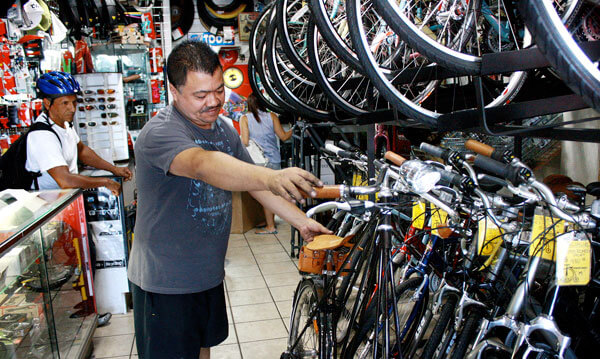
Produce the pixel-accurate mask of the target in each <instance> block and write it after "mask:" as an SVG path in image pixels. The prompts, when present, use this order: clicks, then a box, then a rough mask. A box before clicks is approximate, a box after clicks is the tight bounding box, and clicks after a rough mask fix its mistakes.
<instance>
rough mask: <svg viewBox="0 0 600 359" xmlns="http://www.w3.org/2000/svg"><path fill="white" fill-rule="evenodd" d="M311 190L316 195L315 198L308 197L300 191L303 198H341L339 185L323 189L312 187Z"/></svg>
mask: <svg viewBox="0 0 600 359" xmlns="http://www.w3.org/2000/svg"><path fill="white" fill-rule="evenodd" d="M313 190H314V191H315V192H316V193H317V195H316V196H315V197H310V196H309V195H308V193H306V192H304V191H300V192H301V193H302V196H303V197H305V198H323V199H325V198H330V199H334V198H340V197H341V196H342V186H341V185H326V186H323V187H314V188H313Z"/></svg>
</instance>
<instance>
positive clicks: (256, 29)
mask: <svg viewBox="0 0 600 359" xmlns="http://www.w3.org/2000/svg"><path fill="white" fill-rule="evenodd" d="M273 9H274V7H273V5H268V6H267V7H266V8H265V10H264V11H263V12H262V13H261V14H260V16H259V17H258V19H256V21H255V22H254V25H253V26H252V30H251V31H250V38H249V40H248V50H249V52H250V59H252V60H253V61H254V62H255V63H258V62H259V61H258V56H257V54H258V44H259V42H260V40H261V39H262V38H263V37H264V36H265V33H266V32H267V27H268V26H269V23H270V22H271V21H273V18H274V16H275V14H274V10H273Z"/></svg>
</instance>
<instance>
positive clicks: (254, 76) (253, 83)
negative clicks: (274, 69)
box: [248, 59, 285, 114]
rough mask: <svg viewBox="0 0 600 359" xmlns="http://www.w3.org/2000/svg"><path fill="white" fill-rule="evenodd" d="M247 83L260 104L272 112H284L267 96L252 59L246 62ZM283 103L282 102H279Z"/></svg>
mask: <svg viewBox="0 0 600 359" xmlns="http://www.w3.org/2000/svg"><path fill="white" fill-rule="evenodd" d="M248 76H249V79H248V81H249V82H250V87H251V88H252V93H254V94H256V96H257V97H258V100H259V101H260V103H261V104H262V105H263V106H264V107H266V108H268V109H269V110H271V111H273V112H277V113H279V114H281V113H283V112H284V111H285V110H284V108H282V107H281V106H279V105H278V104H277V102H276V101H275V100H273V99H272V98H271V96H269V93H268V92H267V90H266V89H265V86H264V85H263V83H262V81H261V80H260V76H259V75H258V71H257V70H256V64H255V63H254V61H253V60H252V59H250V60H249V61H248ZM281 101H282V102H283V100H281Z"/></svg>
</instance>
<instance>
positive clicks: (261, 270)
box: [248, 238, 296, 336]
mask: <svg viewBox="0 0 600 359" xmlns="http://www.w3.org/2000/svg"><path fill="white" fill-rule="evenodd" d="M277 241H278V242H279V238H278V239H277ZM248 245H250V243H248ZM279 245H280V246H281V247H283V245H282V244H281V243H279ZM284 249H285V247H284ZM250 250H252V247H250ZM286 254H287V252H286ZM252 255H253V256H254V252H252ZM290 259H291V258H290ZM254 260H256V257H254ZM258 270H259V271H260V274H261V275H262V276H263V280H264V281H265V283H267V279H266V278H265V274H264V273H263V269H262V268H261V267H260V265H259V266H258ZM267 289H268V290H269V295H270V296H271V299H272V300H273V304H275V308H276V309H277V313H278V314H279V318H280V319H281V321H282V324H283V327H284V328H285V331H286V332H287V333H288V336H289V330H288V328H287V326H286V325H285V322H283V315H282V314H281V311H280V310H279V307H278V306H277V303H276V301H275V298H274V297H273V293H271V287H269V285H268V284H267ZM295 292H296V291H295V290H294V295H295ZM292 300H293V299H292Z"/></svg>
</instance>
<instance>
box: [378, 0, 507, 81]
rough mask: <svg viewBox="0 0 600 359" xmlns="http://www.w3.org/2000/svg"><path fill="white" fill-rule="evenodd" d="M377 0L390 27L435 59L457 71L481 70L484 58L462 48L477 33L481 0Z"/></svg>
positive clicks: (379, 10) (470, 72) (476, 71)
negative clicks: (476, 27) (476, 26)
mask: <svg viewBox="0 0 600 359" xmlns="http://www.w3.org/2000/svg"><path fill="white" fill-rule="evenodd" d="M374 2H375V6H376V7H377V10H378V13H379V14H381V16H382V17H383V18H384V19H385V21H386V22H387V23H388V24H389V25H390V27H391V28H392V29H393V30H394V31H395V32H396V33H397V34H398V35H400V37H402V39H404V40H405V41H406V42H407V43H408V44H409V45H410V46H411V47H413V48H415V49H417V50H418V51H419V52H421V53H422V54H423V55H424V56H426V57H427V58H429V59H430V60H431V61H434V62H437V63H439V64H440V65H442V66H444V67H446V68H448V69H451V70H453V71H457V72H461V73H462V72H467V73H469V74H477V73H479V71H480V69H481V58H480V57H479V56H474V55H473V54H469V53H465V52H462V51H461V50H463V48H464V47H465V46H466V45H467V43H468V42H469V40H470V38H471V36H473V34H474V33H475V24H476V20H477V10H478V8H479V4H480V0H472V1H466V2H465V1H461V0H450V1H396V0H389V1H388V0H375V1H374ZM508 2H510V1H508Z"/></svg>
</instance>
